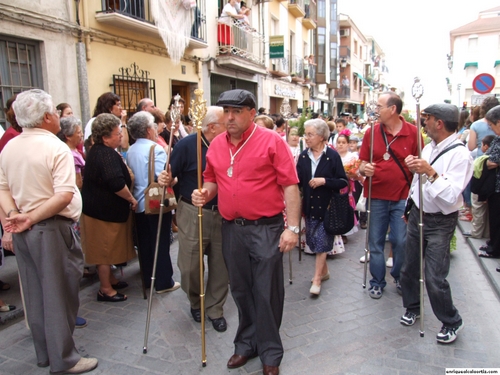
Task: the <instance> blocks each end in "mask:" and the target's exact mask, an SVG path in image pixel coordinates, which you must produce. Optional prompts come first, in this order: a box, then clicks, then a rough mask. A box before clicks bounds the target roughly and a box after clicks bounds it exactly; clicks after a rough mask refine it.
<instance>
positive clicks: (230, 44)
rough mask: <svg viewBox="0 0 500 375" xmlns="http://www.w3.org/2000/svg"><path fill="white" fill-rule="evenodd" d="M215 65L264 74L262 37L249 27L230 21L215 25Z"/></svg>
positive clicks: (236, 21)
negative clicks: (216, 42)
mask: <svg viewBox="0 0 500 375" xmlns="http://www.w3.org/2000/svg"><path fill="white" fill-rule="evenodd" d="M217 41H218V47H217V63H218V64H219V65H221V66H224V67H227V68H231V69H236V70H243V71H246V72H249V73H253V74H256V73H257V74H266V67H265V61H264V36H263V35H262V34H260V33H259V32H257V31H256V30H255V29H252V28H251V27H250V26H248V25H246V24H244V23H242V22H240V21H238V20H234V19H231V20H230V25H227V24H225V23H219V24H218V25H217Z"/></svg>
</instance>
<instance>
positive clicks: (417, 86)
mask: <svg viewBox="0 0 500 375" xmlns="http://www.w3.org/2000/svg"><path fill="white" fill-rule="evenodd" d="M414 81H415V82H414V83H413V86H412V88H411V93H412V95H413V97H414V98H415V100H416V102H417V129H418V131H417V144H418V158H419V159H421V158H422V125H421V124H420V98H421V97H422V95H423V94H424V87H423V86H422V84H421V83H420V79H419V78H418V77H415V80H414ZM422 186H423V180H422V174H419V175H418V193H419V194H418V208H419V210H418V214H419V219H418V228H419V245H420V280H419V282H420V337H424V332H425V331H424V196H423V195H422Z"/></svg>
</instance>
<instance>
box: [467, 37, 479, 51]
mask: <svg viewBox="0 0 500 375" xmlns="http://www.w3.org/2000/svg"><path fill="white" fill-rule="evenodd" d="M468 53H469V54H471V53H472V54H473V53H477V35H471V36H470V37H469V45H468Z"/></svg>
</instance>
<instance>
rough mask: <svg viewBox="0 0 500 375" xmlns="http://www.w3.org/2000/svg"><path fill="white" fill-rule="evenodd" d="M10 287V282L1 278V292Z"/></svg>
mask: <svg viewBox="0 0 500 375" xmlns="http://www.w3.org/2000/svg"><path fill="white" fill-rule="evenodd" d="M9 289H10V284H8V283H4V282H3V281H2V280H0V292H6V291H7V290H9Z"/></svg>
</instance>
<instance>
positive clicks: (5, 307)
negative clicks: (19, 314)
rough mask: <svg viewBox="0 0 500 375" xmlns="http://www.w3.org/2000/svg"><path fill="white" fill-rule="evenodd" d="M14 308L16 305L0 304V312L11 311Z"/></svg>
mask: <svg viewBox="0 0 500 375" xmlns="http://www.w3.org/2000/svg"><path fill="white" fill-rule="evenodd" d="M15 309H16V306H14V305H3V306H0V312H9V311H12V310H15Z"/></svg>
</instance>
